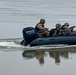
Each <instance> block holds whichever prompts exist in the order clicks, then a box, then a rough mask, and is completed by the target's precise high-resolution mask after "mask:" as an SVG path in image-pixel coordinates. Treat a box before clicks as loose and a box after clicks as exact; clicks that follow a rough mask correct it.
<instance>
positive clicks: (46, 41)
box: [30, 36, 76, 46]
mask: <svg viewBox="0 0 76 75" xmlns="http://www.w3.org/2000/svg"><path fill="white" fill-rule="evenodd" d="M50 44H68V45H74V44H76V36H59V37H47V38H37V39H35V40H33V41H32V42H31V43H30V46H39V45H50Z"/></svg>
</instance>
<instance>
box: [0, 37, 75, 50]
mask: <svg viewBox="0 0 76 75" xmlns="http://www.w3.org/2000/svg"><path fill="white" fill-rule="evenodd" d="M21 40H22V39H19V38H16V39H0V49H10V48H11V49H12V48H15V49H25V50H38V49H40V50H41V49H56V48H67V47H76V45H64V44H59V45H42V46H35V47H30V46H29V45H28V46H22V45H20V42H21Z"/></svg>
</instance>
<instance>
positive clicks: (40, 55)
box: [22, 47, 76, 64]
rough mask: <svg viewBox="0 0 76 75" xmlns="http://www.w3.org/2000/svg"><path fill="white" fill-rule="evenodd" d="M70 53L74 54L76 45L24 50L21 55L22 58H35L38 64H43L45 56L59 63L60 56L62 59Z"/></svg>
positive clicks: (66, 57) (67, 57)
mask: <svg viewBox="0 0 76 75" xmlns="http://www.w3.org/2000/svg"><path fill="white" fill-rule="evenodd" d="M70 53H71V54H76V47H70V48H57V49H48V50H46V49H44V50H24V51H23V53H22V56H23V58H24V59H29V60H30V59H32V58H34V57H35V58H36V59H37V60H38V61H39V64H44V63H45V62H44V59H45V57H46V56H49V57H50V58H52V59H54V60H55V64H60V62H61V57H64V59H69V58H70V57H69V56H70Z"/></svg>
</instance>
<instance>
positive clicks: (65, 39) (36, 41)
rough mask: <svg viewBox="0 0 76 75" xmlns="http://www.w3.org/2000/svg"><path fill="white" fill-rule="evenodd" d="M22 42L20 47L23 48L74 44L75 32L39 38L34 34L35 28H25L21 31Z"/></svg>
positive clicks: (75, 41) (75, 40) (75, 39)
mask: <svg viewBox="0 0 76 75" xmlns="http://www.w3.org/2000/svg"><path fill="white" fill-rule="evenodd" d="M22 34H23V40H22V41H21V43H20V44H21V45H23V46H27V45H30V46H40V45H50V44H68V45H75V44H76V31H72V32H70V33H69V34H67V35H57V36H48V37H45V36H43V37H41V38H39V37H38V35H37V34H36V32H35V28H33V27H27V28H23V30H22Z"/></svg>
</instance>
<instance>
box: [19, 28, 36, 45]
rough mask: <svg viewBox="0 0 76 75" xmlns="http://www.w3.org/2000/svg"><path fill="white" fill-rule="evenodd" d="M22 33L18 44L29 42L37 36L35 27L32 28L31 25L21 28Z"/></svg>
mask: <svg viewBox="0 0 76 75" xmlns="http://www.w3.org/2000/svg"><path fill="white" fill-rule="evenodd" d="M22 34H23V40H22V41H21V43H20V44H21V45H23V46H26V45H27V44H30V43H31V42H32V41H33V40H34V39H36V38H37V37H36V35H37V34H36V32H35V28H33V27H27V28H23V30H22Z"/></svg>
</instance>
